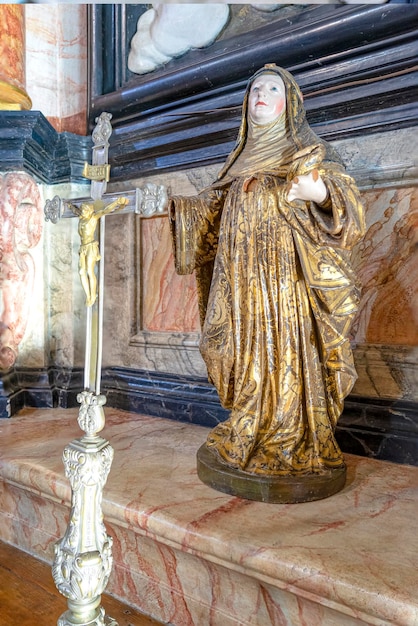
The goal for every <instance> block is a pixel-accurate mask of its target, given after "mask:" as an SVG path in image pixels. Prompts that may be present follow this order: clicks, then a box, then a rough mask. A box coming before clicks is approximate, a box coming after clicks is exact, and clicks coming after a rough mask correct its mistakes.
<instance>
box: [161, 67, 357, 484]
mask: <svg viewBox="0 0 418 626" xmlns="http://www.w3.org/2000/svg"><path fill="white" fill-rule="evenodd" d="M286 78H287V77H286ZM291 87H292V89H293V92H292V93H291V90H290V88H289V85H288V84H287V88H288V91H289V95H288V107H287V108H288V110H289V109H290V107H291V106H292V103H291V102H290V100H289V98H290V97H291V96H293V98H295V88H294V86H293V84H292V85H291ZM297 95H298V94H297V93H296V96H297ZM293 104H294V102H293ZM299 105H300V102H297V103H296V106H299ZM304 127H305V130H306V128H308V131H307V132H306V136H307V138H308V139H309V140H312V137H314V138H316V139H317V140H318V141H317V142H316V143H315V144H309V145H307V143H308V142H307V140H305V141H304V144H305V145H303V143H302V144H300V143H299V145H298V144H297V143H296V142H293V144H292V142H291V145H294V149H293V154H290V155H289V142H288V140H287V144H286V146H285V147H284V148H283V150H282V151H281V154H280V155H279V162H278V163H277V164H275V167H271V165H272V163H271V159H270V160H269V159H267V161H268V165H269V167H268V168H267V169H266V170H264V171H263V170H260V169H259V167H260V165H259V164H257V166H256V167H257V171H255V172H254V173H253V174H252V175H251V176H249V172H248V171H247V169H248V163H249V162H250V161H251V159H250V160H248V159H244V161H243V159H242V158H241V164H240V160H239V159H238V158H237V157H236V156H235V157H234V158H232V159H230V160H231V161H232V165H228V162H227V165H226V167H225V168H224V170H223V173H222V172H221V175H220V180H219V182H217V183H215V184H214V185H213V186H212V187H211V188H209V189H207V190H205V191H203V192H202V193H201V194H199V195H198V196H195V197H188V198H187V197H176V196H174V197H173V198H172V199H171V205H170V215H171V227H172V233H173V241H174V249H175V259H176V269H177V272H179V273H181V274H185V273H190V272H192V271H196V277H197V283H198V290H199V305H200V313H201V321H202V337H201V343H200V350H201V354H202V356H203V358H204V360H205V363H206V366H207V370H208V376H209V379H210V381H211V382H212V383H213V384H214V385H215V387H216V389H217V391H218V394H219V398H220V400H221V403H222V405H223V406H224V407H225V408H227V409H230V416H229V418H228V419H227V420H226V421H225V422H223V423H220V424H219V425H217V426H216V427H215V428H214V429H213V430H212V431H211V432H210V433H209V436H208V439H207V446H208V447H209V449H211V450H212V451H214V452H215V453H217V455H218V457H219V458H220V459H221V460H222V461H223V462H225V463H227V464H228V465H229V466H232V467H236V468H238V469H242V470H245V471H247V472H251V473H257V474H265V475H267V474H268V475H271V474H277V475H282V474H283V475H284V474H298V473H311V472H314V473H316V472H318V473H320V472H323V471H326V470H327V469H329V468H338V467H341V466H343V465H344V462H343V458H342V454H341V451H340V449H339V447H338V444H337V442H336V440H335V437H334V431H335V425H336V422H337V419H338V417H339V416H340V414H341V411H342V408H343V401H344V398H345V397H346V395H347V394H348V393H349V392H350V390H351V388H352V386H353V384H354V381H355V379H356V373H355V369H354V365H353V358H352V352H351V348H350V342H349V339H348V333H349V328H350V325H351V322H352V318H353V315H354V314H355V312H356V308H357V304H358V295H359V294H358V287H357V285H356V281H355V277H354V275H353V272H352V269H351V266H350V264H349V262H348V257H347V254H348V251H349V249H350V248H351V247H352V245H353V244H354V243H355V242H356V241H357V240H358V238H359V236H360V235H361V234H362V231H363V228H364V224H363V214H362V207H361V204H360V201H359V195H358V190H357V188H356V186H355V184H354V181H353V180H352V179H351V178H350V177H349V176H348V175H347V174H346V173H345V172H344V168H343V167H342V166H341V164H340V162H339V161H338V159H336V160H335V161H334V160H332V156H333V152H332V151H331V150H330V149H328V148H327V144H325V142H322V141H321V140H319V138H317V137H316V136H314V135H313V133H312V131H311V130H310V129H309V127H307V125H306V122H304ZM246 132H247V130H246V129H245V128H244V131H243V128H241V140H240V138H239V141H241V144H243V145H244V148H245V139H244V141H242V135H243V134H244V135H245V133H246ZM287 137H288V139H289V133H287ZM291 138H292V136H291V135H290V139H291ZM297 148H299V150H297ZM238 152H239V154H242V155H244V154H245V150H244V149H241V150H240V151H238ZM330 155H331V158H330ZM243 163H244V165H243ZM314 167H315V168H316V169H317V170H318V172H319V174H320V175H321V177H322V179H323V181H324V182H325V185H326V187H327V189H328V199H327V201H326V205H325V206H324V207H320V206H318V205H315V204H314V203H312V202H303V201H293V202H289V201H287V192H288V184H287V183H288V181H289V180H291V179H292V178H293V177H294V175H295V174H301V173H305V172H306V171H309V170H312V169H313V168H314ZM251 178H252V179H253V180H252V184H251V185H249V179H251ZM254 179H255V180H254Z"/></svg>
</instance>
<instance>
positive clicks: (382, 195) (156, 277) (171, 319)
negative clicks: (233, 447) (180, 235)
mask: <svg viewBox="0 0 418 626" xmlns="http://www.w3.org/2000/svg"><path fill="white" fill-rule="evenodd" d="M414 134H417V132H416V130H415V129H403V130H400V131H396V132H389V133H382V134H377V135H375V136H373V135H372V136H369V137H357V138H353V139H351V140H349V141H339V142H336V148H337V149H338V151H339V152H340V154H341V156H342V158H343V160H344V162H345V163H346V166H347V168H348V171H349V172H350V173H352V174H353V175H354V177H355V178H356V180H357V181H358V184H359V187H360V189H361V190H362V195H363V200H364V204H365V211H366V222H367V233H366V235H365V237H364V239H363V241H361V242H360V243H359V244H358V245H357V247H356V248H355V250H354V251H353V255H352V256H353V264H354V267H355V269H356V271H357V274H358V277H359V280H360V283H361V284H362V299H361V303H360V308H359V312H358V315H357V318H356V320H355V323H354V325H353V328H352V339H353V343H354V346H355V358H356V364H357V370H358V373H359V380H358V382H357V384H356V387H355V390H354V392H355V394H356V395H364V396H367V397H380V398H395V399H400V398H402V399H408V400H417V399H418V385H417V382H418V374H417V373H418V363H417V350H416V348H415V346H418V293H417V291H418V286H417V282H416V280H414V277H415V276H416V275H417V270H418V252H417V239H418V213H417V205H418V200H417V192H416V180H417V168H416V162H417V147H416V146H417V145H418V141H417V142H416V143H415V142H412V143H411V137H413V136H414ZM389 145H390V146H391V149H390V151H389V150H388V146H389ZM217 171H218V166H211V167H208V168H199V169H196V170H190V171H187V172H178V173H172V174H165V175H162V176H159V177H158V180H155V181H154V182H157V183H162V184H165V185H166V186H167V187H168V188H169V190H170V191H171V193H174V194H179V195H181V194H184V195H192V194H195V193H197V192H198V191H199V190H201V189H203V188H204V187H206V186H207V185H209V184H210V183H211V182H212V181H213V180H214V179H215V177H216V174H217ZM144 182H145V181H143V180H141V179H138V180H132V181H130V182H129V183H121V184H117V185H114V190H115V191H117V190H121V189H129V188H132V187H135V186H141V185H143V184H144ZM120 219H122V218H120ZM136 219H139V218H136ZM166 222H167V218H166V217H156V218H152V220H149V221H148V222H146V220H143V221H142V226H141V228H140V229H137V243H136V246H137V251H136V255H137V256H135V255H134V254H132V255H131V256H130V257H129V255H128V256H126V257H125V262H126V264H127V265H129V264H133V265H134V266H135V276H136V278H133V273H131V280H132V281H136V282H131V288H129V287H128V285H126V289H125V293H124V294H122V293H119V296H118V301H126V298H127V297H128V294H129V297H131V292H132V291H136V294H137V295H136V296H135V297H136V300H137V302H138V310H137V316H136V318H135V320H134V321H133V324H132V325H131V332H130V333H129V330H128V326H129V324H128V323H123V322H122V320H121V318H120V316H117V315H116V313H115V312H114V311H113V313H112V324H109V334H108V336H109V337H112V339H111V340H110V342H109V344H108V346H107V356H108V362H109V364H112V365H118V364H125V365H127V366H129V367H140V368H144V369H152V370H158V371H168V372H173V373H178V374H187V373H192V374H194V375H201V376H205V375H206V369H205V366H204V364H203V362H202V360H201V359H200V355H199V353H198V340H199V330H200V329H199V320H198V313H197V297H196V290H195V285H194V282H193V277H189V276H180V277H179V276H177V275H176V274H175V272H174V269H173V268H174V263H173V257H172V244H171V239H170V234H169V231H168V225H167V223H166ZM122 239H123V237H121V235H120V233H119V232H116V231H115V232H114V233H113V232H112V234H111V235H110V239H109V246H110V247H111V248H112V250H114V249H115V248H117V247H118V243H117V242H118V241H121V240H122ZM109 273H110V274H109ZM108 280H109V281H110V283H111V284H113V285H120V284H121V276H120V275H118V274H117V273H116V272H115V268H108ZM122 282H123V281H122ZM123 317H124V314H123V313H122V318H123ZM122 324H123V325H124V332H118V330H117V329H118V328H121V326H122ZM112 344H113V345H112ZM118 344H119V346H118Z"/></svg>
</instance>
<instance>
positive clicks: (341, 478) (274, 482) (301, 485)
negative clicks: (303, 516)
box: [197, 444, 347, 504]
mask: <svg viewBox="0 0 418 626" xmlns="http://www.w3.org/2000/svg"><path fill="white" fill-rule="evenodd" d="M346 473H347V470H346V467H345V466H344V467H342V468H338V469H331V470H328V471H327V472H326V473H325V474H306V475H303V476H261V475H258V474H250V473H248V472H243V471H241V470H237V469H234V468H231V467H228V466H227V465H225V464H223V463H221V462H220V461H219V460H218V459H217V457H216V456H215V455H214V454H213V453H212V452H211V451H210V450H209V449H208V448H207V446H206V444H203V445H202V446H201V447H200V448H199V450H198V452H197V474H198V476H199V478H200V480H201V481H202V482H203V483H205V485H208V486H209V487H212V488H213V489H216V490H217V491H222V492H223V493H228V494H230V495H232V496H238V497H239V498H245V499H247V500H257V501H258V502H271V503H275V504H289V503H291V504H293V503H297V502H312V501H313V500H322V499H323V498H328V497H329V496H332V495H334V494H335V493H337V492H338V491H340V490H341V489H342V488H343V487H344V485H345V479H346Z"/></svg>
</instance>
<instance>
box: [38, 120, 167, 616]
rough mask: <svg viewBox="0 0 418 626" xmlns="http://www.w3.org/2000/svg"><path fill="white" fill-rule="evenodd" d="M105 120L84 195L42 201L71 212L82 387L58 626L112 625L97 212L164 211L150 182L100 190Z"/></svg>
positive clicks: (162, 197)
mask: <svg viewBox="0 0 418 626" xmlns="http://www.w3.org/2000/svg"><path fill="white" fill-rule="evenodd" d="M110 119H111V115H110V114H109V113H102V114H101V115H100V117H98V118H97V119H96V122H97V125H96V127H95V129H94V130H93V133H92V139H93V144H94V145H93V155H92V164H91V165H88V164H86V165H85V167H84V170H83V174H84V176H86V177H87V178H88V179H89V180H91V185H90V194H91V197H90V198H79V199H72V200H65V199H61V198H60V197H59V196H55V197H54V198H53V199H52V200H48V201H47V202H46V205H45V219H46V220H50V221H51V222H53V223H56V222H57V221H58V220H59V219H60V218H61V217H78V220H79V221H78V233H79V235H80V248H79V274H80V279H81V284H82V286H83V290H84V294H85V299H86V309H87V320H86V348H85V351H86V352H85V364H84V390H83V391H82V392H81V393H79V394H78V395H77V401H78V402H79V403H80V405H81V406H80V410H79V415H78V424H79V426H80V428H81V430H83V431H84V432H85V435H84V436H83V437H82V438H81V439H75V440H74V441H72V442H71V443H70V444H69V445H67V446H66V448H65V449H64V454H63V461H64V465H65V474H66V476H67V477H68V478H69V480H70V483H71V487H72V496H71V504H72V506H71V512H70V520H69V523H68V526H67V531H66V533H65V534H64V537H63V538H62V539H61V540H60V541H59V542H57V543H56V544H55V558H54V562H53V566H52V575H53V578H54V581H55V584H56V586H57V588H58V590H59V591H60V592H61V593H62V594H63V595H64V596H65V597H66V598H67V599H68V610H67V611H66V612H65V613H64V614H63V615H62V616H61V617H60V618H59V620H58V626H77V624H78V625H80V624H93V623H94V624H95V625H97V626H117V622H115V620H114V619H113V618H111V617H109V616H106V614H105V611H104V608H103V607H102V606H101V605H100V597H101V594H102V593H103V591H104V588H105V586H106V584H107V581H108V578H109V576H110V572H111V568H112V557H111V551H112V538H111V537H110V536H108V535H107V533H106V529H105V527H104V524H103V513H102V510H101V506H100V505H101V498H102V489H103V486H104V484H105V482H106V480H107V476H108V473H109V471H110V466H111V463H112V459H113V449H112V447H111V446H110V444H109V442H108V441H106V440H105V439H103V438H102V437H100V436H99V435H98V433H99V432H100V431H101V430H103V428H104V425H105V417H104V410H103V405H104V404H105V402H106V397H105V396H103V395H101V394H100V379H101V367H102V340H103V332H102V329H103V300H104V256H105V246H104V238H105V217H106V215H109V214H111V213H113V212H115V211H118V212H131V211H134V212H135V213H137V214H138V215H140V216H142V217H151V216H152V215H156V214H162V213H164V212H165V208H166V206H167V192H166V190H165V188H164V187H163V186H157V185H154V184H153V183H146V184H145V186H144V188H143V189H140V188H137V189H135V190H134V191H129V192H126V193H125V192H124V193H120V194H106V187H107V183H108V181H109V174H110V166H109V163H108V148H109V138H110V135H111V133H112V127H111V124H110ZM80 594H81V596H82V597H80Z"/></svg>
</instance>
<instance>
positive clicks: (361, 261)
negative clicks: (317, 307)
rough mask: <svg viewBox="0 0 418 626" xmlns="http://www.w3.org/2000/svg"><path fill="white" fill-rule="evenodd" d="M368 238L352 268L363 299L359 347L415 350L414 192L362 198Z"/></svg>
mask: <svg viewBox="0 0 418 626" xmlns="http://www.w3.org/2000/svg"><path fill="white" fill-rule="evenodd" d="M363 198H364V204H365V207H366V223H367V232H366V235H365V237H364V239H363V240H362V241H361V243H360V244H359V245H358V246H357V247H356V250H355V251H354V254H353V262H354V265H355V268H356V271H357V275H358V277H359V279H360V283H361V285H362V297H361V303H360V309H359V313H358V316H357V320H356V322H355V324H354V327H353V338H354V340H355V341H356V342H358V343H372V344H396V345H408V346H417V345H418V283H417V280H416V277H417V276H418V247H417V242H418V190H417V188H416V187H415V188H411V187H406V188H398V189H393V188H391V189H383V190H382V189H376V190H374V191H366V192H364V193H363Z"/></svg>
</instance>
